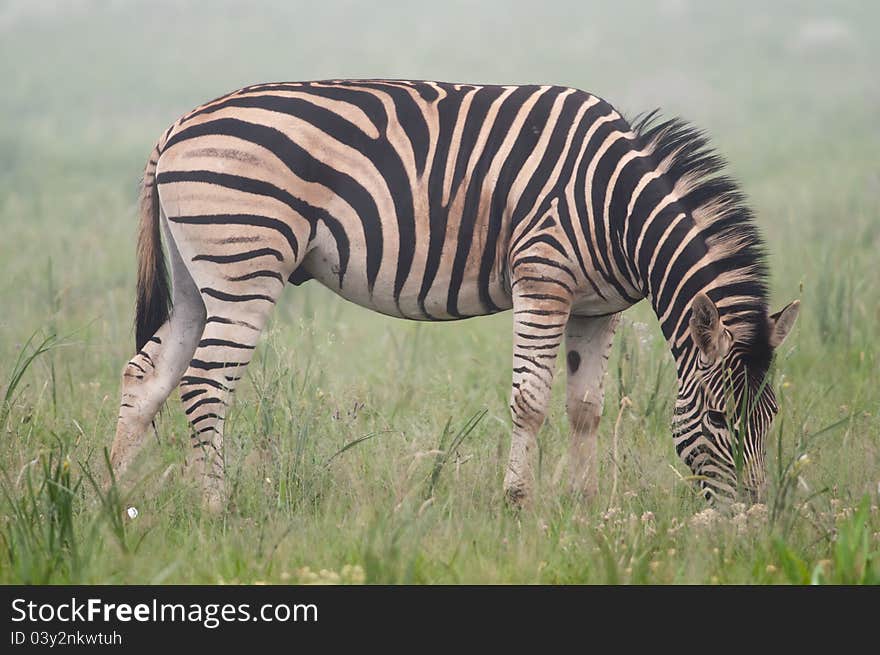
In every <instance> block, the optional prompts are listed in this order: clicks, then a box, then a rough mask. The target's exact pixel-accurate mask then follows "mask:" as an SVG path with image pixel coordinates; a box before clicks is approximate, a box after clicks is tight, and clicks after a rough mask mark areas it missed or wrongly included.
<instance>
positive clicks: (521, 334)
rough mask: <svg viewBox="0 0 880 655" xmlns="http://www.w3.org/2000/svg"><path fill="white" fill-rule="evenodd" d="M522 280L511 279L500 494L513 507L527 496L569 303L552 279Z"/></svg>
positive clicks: (530, 493) (528, 497)
mask: <svg viewBox="0 0 880 655" xmlns="http://www.w3.org/2000/svg"><path fill="white" fill-rule="evenodd" d="M522 279H525V278H522ZM522 279H520V280H514V283H513V290H514V294H513V384H512V389H511V394H510V411H511V414H512V421H513V435H512V440H511V444H510V458H509V461H508V464H507V470H506V472H505V475H504V492H505V496H506V498H507V501H508V503H510V504H511V505H512V506H514V507H517V508H519V507H522V506H523V505H525V504H526V503H527V502H528V501H529V499H530V497H531V495H532V491H533V487H534V473H533V461H532V460H533V459H534V452H535V450H536V447H537V443H538V442H537V437H538V431H539V430H540V429H541V426H542V425H543V423H544V418H545V416H546V414H547V407H548V405H549V403H550V390H551V387H552V384H553V375H554V372H555V366H556V353H557V351H558V350H559V345H560V343H561V342H562V335H563V330H564V328H565V323H566V321H567V319H568V312H569V308H570V300H569V297H568V296H567V295H566V294H562V295H560V289H559V287H557V286H556V285H555V283H553V282H550V281H547V280H539V281H535V280H537V278H533V279H532V280H531V281H527V282H523V281H522Z"/></svg>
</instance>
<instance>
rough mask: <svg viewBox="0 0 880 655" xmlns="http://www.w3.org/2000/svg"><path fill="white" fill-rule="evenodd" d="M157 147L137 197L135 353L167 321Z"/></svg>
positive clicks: (167, 305)
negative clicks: (157, 174) (138, 201)
mask: <svg viewBox="0 0 880 655" xmlns="http://www.w3.org/2000/svg"><path fill="white" fill-rule="evenodd" d="M158 154H159V152H158V147H157V148H156V149H155V150H154V151H153V156H152V157H150V161H149V163H148V164H147V167H146V169H145V170H144V179H143V184H142V186H141V196H140V219H139V228H138V243H137V260H138V272H137V309H136V318H135V334H136V337H135V340H136V345H137V350H141V349H142V348H143V347H144V344H146V343H147V341H149V340H150V337H152V336H153V335H154V334H156V332H157V331H158V330H159V328H160V327H162V325H163V324H164V323H165V321H167V320H168V316H169V312H170V310H171V294H170V289H169V284H168V269H167V266H166V264H165V255H164V254H163V252H162V237H161V235H160V233H159V231H160V227H159V190H158V187H157V185H156V163H157V159H158Z"/></svg>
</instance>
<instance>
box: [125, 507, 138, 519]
mask: <svg viewBox="0 0 880 655" xmlns="http://www.w3.org/2000/svg"><path fill="white" fill-rule="evenodd" d="M125 513H126V514H128V518H130V519H136V518H137V515H138V511H137V507H129V508H128V509H127V510H125Z"/></svg>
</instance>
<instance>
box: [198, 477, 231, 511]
mask: <svg viewBox="0 0 880 655" xmlns="http://www.w3.org/2000/svg"><path fill="white" fill-rule="evenodd" d="M202 508H203V509H204V510H205V511H206V512H207V513H209V514H212V515H214V516H219V515H221V514H223V513H224V512H225V511H226V509H227V508H228V503H227V502H226V494H224V493H223V489H222V485H214V484H212V485H210V486H209V487H206V488H205V489H204V491H203V492H202Z"/></svg>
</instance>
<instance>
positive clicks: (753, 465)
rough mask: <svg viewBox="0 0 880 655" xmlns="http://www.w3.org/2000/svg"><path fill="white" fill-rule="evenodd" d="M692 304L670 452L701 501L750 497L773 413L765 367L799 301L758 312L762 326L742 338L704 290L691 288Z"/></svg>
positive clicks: (760, 478) (760, 480) (760, 481)
mask: <svg viewBox="0 0 880 655" xmlns="http://www.w3.org/2000/svg"><path fill="white" fill-rule="evenodd" d="M691 309H692V313H691V320H690V335H691V338H692V340H693V344H694V349H693V351H692V352H693V356H692V357H690V358H689V366H687V367H686V370H685V372H684V373H683V375H682V377H681V380H680V381H679V394H678V399H677V401H676V404H675V417H674V420H673V438H674V441H675V447H676V450H677V451H678V454H679V455H680V456H681V457H682V458H683V459H684V461H685V463H687V464H688V466H690V468H691V470H692V471H693V472H694V473H695V474H696V475H697V476H698V479H699V482H700V487H701V489H702V491H703V494H704V495H705V496H706V498H707V499H708V500H710V501H711V500H714V499H715V498H716V497H718V496H721V497H725V498H728V499H731V498H733V497H735V496H736V495H737V493H738V492H742V491H745V492H747V494H748V495H749V497H750V498H751V500H753V501H754V500H757V499H758V498H760V497H761V496H762V495H763V492H764V486H765V465H764V452H765V437H766V435H767V433H768V431H769V429H770V424H771V422H772V421H773V417H774V416H775V415H776V413H777V411H778V407H777V405H776V398H775V395H774V393H773V389H772V388H771V387H770V385H769V383H768V382H769V380H768V379H767V371H768V368H769V364H770V361H771V359H772V356H773V351H774V350H775V349H776V348H777V347H778V346H779V345H780V344H781V343H782V342H783V340H784V339H785V337H786V336H788V333H789V332H790V331H791V328H792V327H793V325H794V322H795V319H797V315H798V311H799V309H800V304H799V302H798V301H794V302H792V303H791V304H789V305H788V306H786V307H785V309H783V310H782V311H781V312H779V313H777V314H773V315H772V316H766V314H764V316H766V318H762V319H761V320H763V321H766V329H758V330H755V333H754V334H752V335H751V339H750V340H749V343H743V342H740V341H737V339H736V337H735V333H734V332H733V331H731V329H729V328H728V327H727V326H726V325H725V322H724V320H723V318H722V317H721V316H720V315H719V312H718V308H717V307H716V306H715V303H713V302H712V300H711V299H710V298H709V297H708V296H707V295H705V294H702V293H701V294H698V295H697V296H696V297H695V299H694V301H693V303H692V305H691ZM762 327H763V326H762Z"/></svg>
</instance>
